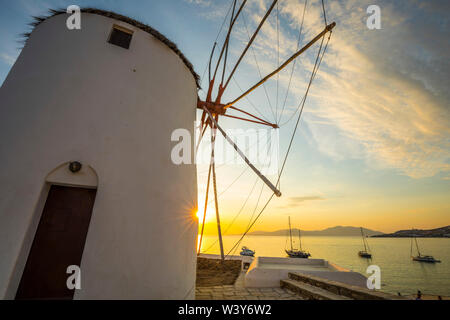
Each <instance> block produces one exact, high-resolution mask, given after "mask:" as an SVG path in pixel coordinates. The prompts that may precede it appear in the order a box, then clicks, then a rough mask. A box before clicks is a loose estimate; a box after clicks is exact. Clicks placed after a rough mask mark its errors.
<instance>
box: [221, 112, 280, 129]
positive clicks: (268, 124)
mask: <svg viewBox="0 0 450 320" xmlns="http://www.w3.org/2000/svg"><path fill="white" fill-rule="evenodd" d="M222 116H224V117H228V118H233V119H238V120H243V121H248V122H253V123H257V124H262V125H265V126H270V127H272V128H274V129H277V128H278V125H277V124H273V123H269V122H265V121H264V122H263V121H257V120H252V119H247V118H241V117H236V116H232V115H229V114H223V115H222Z"/></svg>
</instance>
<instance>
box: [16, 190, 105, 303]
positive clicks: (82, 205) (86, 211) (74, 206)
mask: <svg viewBox="0 0 450 320" xmlns="http://www.w3.org/2000/svg"><path fill="white" fill-rule="evenodd" d="M96 192H97V190H94V189H84V188H70V187H61V186H52V187H51V188H50V191H49V194H48V197H47V201H46V202H45V207H44V211H43V213H42V217H41V220H40V221H39V226H38V229H37V231H36V235H35V237H34V241H33V245H32V246H31V250H30V254H29V255H28V260H27V263H26V265H25V270H24V272H23V274H22V279H21V281H20V284H19V289H18V290H17V294H16V299H72V298H73V294H74V290H69V289H68V288H67V285H66V281H67V278H68V277H69V276H70V275H71V274H67V273H66V271H67V267H68V266H70V265H76V266H80V263H81V256H82V254H83V248H84V243H85V241H86V235H87V231H88V227H89V221H90V220H91V214H92V207H93V205H94V200H95V194H96ZM82 275H83V271H82V270H81V279H83V277H82Z"/></svg>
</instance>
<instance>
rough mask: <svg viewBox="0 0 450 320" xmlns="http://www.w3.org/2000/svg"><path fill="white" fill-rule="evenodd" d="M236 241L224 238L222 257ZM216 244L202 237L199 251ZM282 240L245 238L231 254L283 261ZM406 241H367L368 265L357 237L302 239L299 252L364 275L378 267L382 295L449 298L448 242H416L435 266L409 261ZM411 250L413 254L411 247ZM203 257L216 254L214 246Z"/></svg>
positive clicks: (256, 237) (449, 267)
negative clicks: (244, 253)
mask: <svg viewBox="0 0 450 320" xmlns="http://www.w3.org/2000/svg"><path fill="white" fill-rule="evenodd" d="M239 238H240V237H239V236H225V237H224V247H225V253H226V252H227V250H229V249H230V248H231V247H232V246H233V245H234V243H235V242H236V241H237V240H238V239H239ZM216 240H217V237H216V236H206V237H204V242H203V243H204V244H203V245H202V248H203V250H206V249H207V248H208V247H210V246H211V245H212V244H213V243H214V242H215V241H216ZM286 240H287V239H286V237H281V236H246V237H245V239H244V240H243V242H242V244H241V245H240V246H239V248H238V250H237V251H236V253H235V254H239V251H240V248H241V247H242V246H247V247H249V248H250V249H252V250H256V255H257V256H258V255H259V256H273V257H285V256H286V255H285V253H284V248H285V245H287V244H286ZM410 241H411V240H410V239H407V238H405V239H402V238H369V239H368V242H369V246H370V249H371V251H372V255H373V258H372V260H371V261H370V260H368V259H362V258H360V257H359V256H358V251H359V250H361V249H363V244H362V240H361V237H314V236H309V237H308V236H305V237H302V245H303V249H305V250H307V251H309V252H310V253H311V258H318V259H325V260H328V261H331V262H333V263H335V264H337V265H340V266H341V267H344V268H347V269H350V270H353V271H356V272H360V273H362V274H365V275H367V274H366V273H365V272H366V269H367V267H368V266H369V265H370V264H375V265H378V266H379V267H380V269H381V282H382V288H381V290H383V291H386V292H391V293H394V294H396V293H397V292H401V293H402V295H406V294H413V293H416V292H417V290H421V291H422V293H425V294H436V295H445V296H450V239H423V238H420V239H418V242H419V246H420V250H421V253H422V254H429V255H432V256H434V257H435V258H436V259H439V260H441V261H442V262H441V263H435V264H428V263H421V262H416V261H412V260H411V258H410V247H411V242H410ZM294 246H295V245H294ZM413 249H414V251H413V253H414V254H416V253H415V247H414V248H413ZM206 253H220V249H219V245H218V243H216V244H214V245H213V246H212V247H211V248H210V249H209V250H208V251H207V252H206Z"/></svg>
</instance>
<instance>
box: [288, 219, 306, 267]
mask: <svg viewBox="0 0 450 320" xmlns="http://www.w3.org/2000/svg"><path fill="white" fill-rule="evenodd" d="M289 237H290V240H291V249H290V250H287V249H285V250H284V251H285V252H286V254H287V255H288V256H289V257H290V258H304V259H307V258H309V257H310V256H311V254H310V253H309V252H306V251H303V250H302V240H301V235H300V229H299V230H298V242H299V249H294V247H293V245H292V229H291V217H289Z"/></svg>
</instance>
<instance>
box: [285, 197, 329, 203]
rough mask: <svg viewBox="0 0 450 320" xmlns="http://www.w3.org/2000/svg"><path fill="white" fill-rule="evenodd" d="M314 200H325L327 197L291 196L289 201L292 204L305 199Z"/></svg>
mask: <svg viewBox="0 0 450 320" xmlns="http://www.w3.org/2000/svg"><path fill="white" fill-rule="evenodd" d="M312 200H325V198H323V197H320V196H306V197H290V198H289V202H290V203H291V204H298V203H302V202H305V201H312Z"/></svg>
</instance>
